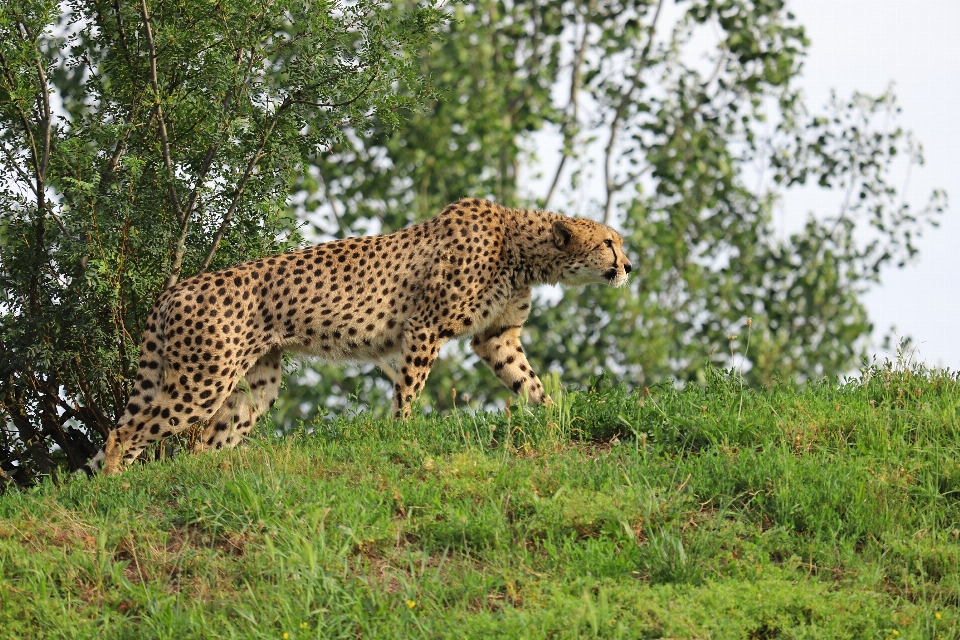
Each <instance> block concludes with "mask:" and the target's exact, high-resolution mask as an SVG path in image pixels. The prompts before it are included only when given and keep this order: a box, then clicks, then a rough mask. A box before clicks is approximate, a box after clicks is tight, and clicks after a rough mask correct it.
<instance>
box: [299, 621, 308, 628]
mask: <svg viewBox="0 0 960 640" xmlns="http://www.w3.org/2000/svg"><path fill="white" fill-rule="evenodd" d="M307 626H308V625H307V623H306V622H301V623H300V628H301V629H306V628H307Z"/></svg>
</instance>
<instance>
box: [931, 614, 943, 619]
mask: <svg viewBox="0 0 960 640" xmlns="http://www.w3.org/2000/svg"><path fill="white" fill-rule="evenodd" d="M933 617H934V618H936V619H937V620H939V619H940V618H942V617H943V616H942V615H940V614H939V613H935V614H933Z"/></svg>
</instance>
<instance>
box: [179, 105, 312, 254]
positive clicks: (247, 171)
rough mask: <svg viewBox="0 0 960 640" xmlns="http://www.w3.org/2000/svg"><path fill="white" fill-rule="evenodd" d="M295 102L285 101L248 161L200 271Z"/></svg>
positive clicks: (218, 241) (215, 249) (228, 224)
mask: <svg viewBox="0 0 960 640" xmlns="http://www.w3.org/2000/svg"><path fill="white" fill-rule="evenodd" d="M290 104H293V101H289V102H287V101H285V102H284V103H283V104H282V105H281V106H280V108H279V109H277V113H276V114H275V116H274V118H273V122H271V123H270V128H269V129H267V130H266V131H265V132H264V134H263V138H261V140H260V146H259V147H257V151H256V153H254V154H253V156H252V157H251V158H250V162H248V163H247V168H246V169H245V170H244V172H243V176H242V177H241V178H240V182H239V183H238V184H237V192H236V193H235V194H234V196H233V201H232V202H231V203H230V208H229V209H227V212H226V213H224V214H223V220H222V221H221V222H220V228H219V229H217V233H216V235H215V236H214V237H213V242H212V243H211V244H210V249H209V250H208V251H207V255H206V257H205V258H204V259H203V266H201V267H200V271H199V272H198V273H203V272H205V271H206V270H207V268H208V267H209V266H210V262H211V261H213V255H214V254H215V253H216V252H217V248H218V247H219V246H220V241H221V240H223V236H224V234H226V232H227V229H228V228H229V227H230V222H231V220H232V219H233V214H234V212H235V211H236V210H237V206H238V205H239V204H240V196H242V195H243V190H244V188H245V187H246V186H247V182H248V181H249V180H250V176H251V175H253V170H254V169H255V168H256V167H257V163H258V162H260V158H262V157H263V150H264V148H266V146H267V142H268V141H269V140H270V136H271V135H272V134H273V129H274V127H276V125H277V122H278V121H279V120H280V115H281V113H282V112H283V111H284V110H286V108H287V107H288V106H289V105H290Z"/></svg>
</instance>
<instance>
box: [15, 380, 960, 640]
mask: <svg viewBox="0 0 960 640" xmlns="http://www.w3.org/2000/svg"><path fill="white" fill-rule="evenodd" d="M554 397H555V398H557V399H558V400H559V402H558V404H557V406H555V407H550V408H546V409H535V410H531V409H529V408H526V407H522V406H520V407H517V406H515V407H513V408H512V410H511V411H510V412H509V413H507V412H504V413H497V414H481V415H477V416H473V415H470V414H468V413H462V412H454V413H452V414H447V415H443V416H428V417H424V418H416V419H413V420H411V421H409V422H406V423H399V422H388V421H371V420H370V419H369V418H368V417H365V416H363V415H360V416H355V417H352V418H346V417H345V418H342V419H340V420H338V421H335V422H321V423H317V424H315V425H308V428H305V429H303V430H301V431H299V432H297V433H294V434H292V435H289V436H286V437H268V436H261V437H259V438H256V439H254V440H253V441H252V442H250V443H248V444H247V445H246V446H244V447H242V448H239V449H237V450H234V451H228V452H222V453H218V454H215V455H211V454H204V455H183V456H177V457H175V458H173V459H171V460H165V461H162V462H156V463H151V464H148V465H137V466H135V467H133V468H131V469H130V470H128V471H127V472H126V473H124V474H123V475H121V476H119V477H109V478H108V477H97V478H95V479H94V480H92V481H87V480H86V479H83V478H75V479H71V480H70V481H68V482H64V483H61V484H60V485H59V486H55V485H53V484H52V483H49V482H48V483H45V484H43V485H41V486H39V487H37V488H36V489H34V490H32V491H25V492H18V491H11V492H8V493H7V494H6V495H4V496H0V636H2V637H4V638H6V637H10V638H18V637H22V638H101V637H103V638H178V639H179V638H221V637H222V638H230V637H242V638H284V637H289V638H331V637H351V638H356V637H364V638H370V637H377V638H392V637H413V638H416V637H498V638H499V637H521V638H522V637H530V638H538V637H558V638H584V637H623V638H724V639H725V638H757V639H760V638H818V639H822V638H877V639H883V638H940V637H942V638H960V613H958V611H960V566H958V561H960V540H958V536H960V530H958V529H960V462H958V456H957V452H958V445H960V424H958V409H960V381H958V379H957V377H956V376H954V375H951V374H947V373H942V372H931V371H926V370H923V369H922V368H913V369H906V370H903V369H897V368H894V367H891V366H887V367H874V368H872V369H870V370H869V371H867V372H865V374H864V376H863V378H862V379H861V380H858V381H855V382H848V383H841V384H838V383H835V382H833V383H828V382H823V383H820V384H812V385H808V386H805V387H795V386H792V385H782V386H779V387H777V388H774V389H770V390H762V389H741V385H740V383H739V381H738V380H737V379H736V377H735V376H728V375H726V374H720V373H717V374H713V375H711V377H710V379H709V380H708V383H707V384H706V385H705V386H703V387H698V386H693V385H691V386H688V387H687V388H686V389H683V390H675V389H674V388H672V387H661V388H654V389H650V390H646V389H639V390H637V391H635V392H633V393H628V392H627V391H626V390H623V389H617V388H609V387H604V388H600V389H598V390H597V389H595V390H593V391H581V392H576V393H558V392H556V391H554Z"/></svg>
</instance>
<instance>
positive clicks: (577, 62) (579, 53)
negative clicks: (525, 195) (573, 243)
mask: <svg viewBox="0 0 960 640" xmlns="http://www.w3.org/2000/svg"><path fill="white" fill-rule="evenodd" d="M581 6H582V5H581ZM596 6H597V0H589V4H588V5H587V11H586V14H587V15H588V16H589V15H591V14H592V13H593V12H594V9H595V8H596ZM589 33H590V23H589V22H588V21H586V20H584V23H583V36H582V37H581V38H580V43H579V44H578V45H577V49H576V51H575V52H574V56H573V69H572V71H571V75H570V99H569V101H568V102H567V108H566V111H568V112H570V111H572V113H571V115H570V117H569V118H568V119H567V120H566V121H565V122H564V126H563V129H562V131H563V155H562V156H560V164H559V165H557V171H556V173H555V174H553V181H552V182H551V183H550V190H549V191H547V197H546V198H544V200H543V208H544V209H546V208H547V207H548V206H549V204H550V200H551V198H553V193H554V191H556V188H557V184H558V183H559V182H560V174H562V173H563V167H564V165H565V164H566V163H567V158H568V157H569V156H570V153H568V147H572V146H573V138H574V137H575V136H576V135H577V124H578V122H577V121H578V120H579V115H580V103H579V102H578V101H577V97H578V94H579V92H580V83H581V80H582V67H583V56H584V53H585V52H586V48H587V35H588V34H589ZM571 122H572V123H573V124H572V125H571V124H570V123H571Z"/></svg>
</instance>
